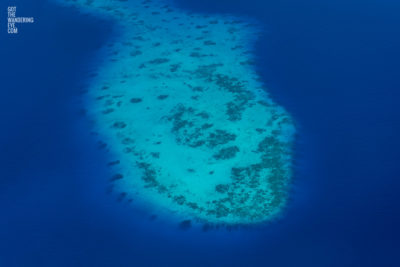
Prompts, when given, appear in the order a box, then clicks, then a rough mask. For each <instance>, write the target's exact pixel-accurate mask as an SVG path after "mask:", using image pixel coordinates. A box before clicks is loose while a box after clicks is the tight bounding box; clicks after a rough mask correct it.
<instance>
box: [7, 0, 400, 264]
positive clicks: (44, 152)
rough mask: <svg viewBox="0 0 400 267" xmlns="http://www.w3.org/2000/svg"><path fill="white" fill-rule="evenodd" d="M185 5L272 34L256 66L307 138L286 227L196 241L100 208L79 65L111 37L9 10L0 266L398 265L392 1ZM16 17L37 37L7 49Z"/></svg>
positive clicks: (205, 1)
mask: <svg viewBox="0 0 400 267" xmlns="http://www.w3.org/2000/svg"><path fill="white" fill-rule="evenodd" d="M178 2H179V4H180V5H182V6H183V7H185V8H188V9H192V10H194V11H202V12H211V13H215V12H218V13H220V12H225V13H226V12H228V13H235V14H245V15H250V16H251V17H255V18H257V19H259V20H260V21H261V22H262V23H263V24H264V26H265V29H266V33H265V34H264V36H263V37H262V39H261V40H260V42H258V44H257V51H256V52H257V58H258V62H257V67H258V70H259V72H260V74H262V76H263V79H264V81H266V84H267V86H268V87H269V92H271V94H272V96H273V97H274V99H276V101H278V102H279V103H280V104H281V105H283V106H285V107H286V108H287V109H288V110H289V111H290V112H291V113H292V115H293V116H294V118H295V119H296V121H297V123H298V129H299V138H298V144H297V145H296V177H295V182H294V189H293V192H292V199H291V203H290V206H289V207H288V209H287V212H286V215H285V216H284V218H282V220H281V221H279V222H277V223H274V224H271V225H268V226H266V227H264V228H262V229H259V230H250V231H249V230H239V231H234V232H226V231H222V230H221V231H211V232H207V233H202V232H201V231H197V230H196V229H194V230H193V229H192V230H189V231H181V230H179V229H178V228H177V227H175V226H171V225H168V224H165V223H162V222H159V221H158V220H156V221H149V220H148V219H147V217H146V216H145V215H142V214H139V213H137V212H134V211H133V210H132V209H131V208H130V207H127V206H126V205H124V204H121V203H117V202H116V201H115V196H113V195H107V194H106V193H105V184H104V180H106V179H107V178H108V175H109V173H108V171H107V169H106V167H105V165H106V162H107V155H106V154H104V153H99V150H98V149H97V147H96V141H95V140H94V139H93V138H92V137H91V136H90V134H89V131H90V128H89V127H88V124H87V122H86V121H85V120H84V119H82V118H80V117H79V115H78V112H77V110H78V109H79V104H78V99H79V92H80V86H81V85H82V79H83V78H82V77H84V72H85V69H86V66H87V64H88V62H94V61H93V59H94V58H93V56H94V53H93V52H95V50H96V48H98V47H99V46H101V45H102V44H103V43H104V42H105V40H106V39H107V38H109V37H110V36H111V24H110V23H108V22H104V21H101V20H99V19H96V18H93V17H88V16H83V15H79V13H78V12H76V10H74V9H66V8H61V7H58V6H56V5H51V4H49V3H47V2H45V1H42V0H37V1H29V0H19V1H10V0H7V1H2V2H1V6H0V8H1V12H0V19H1V25H0V26H1V35H0V38H1V39H0V103H1V105H0V119H1V120H0V122H1V131H0V170H1V172H0V266H5V267H8V266H307V267H311V266H318V267H321V266H400V260H399V251H400V244H399V241H400V230H399V225H400V209H399V204H400V194H399V192H400V191H399V190H400V181H399V178H400V162H399V159H400V138H399V136H400V116H399V115H400V105H398V102H399V99H400V90H399V89H400V79H399V71H400V66H399V64H400V49H399V48H400V16H398V14H399V13H400V4H399V3H398V1H394V0H365V1H358V0H357V1H355V0H354V1H348V0H347V1H345V0H336V1H317V0H305V1H296V0H280V1H269V0H265V1H260V0H258V1H256V0H246V1H245V0H241V1H238V0H236V1H234V0H229V1H228V0H219V1H215V0H202V1H191V2H190V1H183V0H180V1H178ZM215 2H218V3H215ZM15 3H16V5H17V15H18V16H34V17H35V19H36V22H35V23H34V24H32V25H29V24H26V25H20V27H19V31H20V33H19V34H18V35H16V36H10V35H7V34H6V24H5V16H6V7H7V6H8V5H15ZM396 254H397V255H396Z"/></svg>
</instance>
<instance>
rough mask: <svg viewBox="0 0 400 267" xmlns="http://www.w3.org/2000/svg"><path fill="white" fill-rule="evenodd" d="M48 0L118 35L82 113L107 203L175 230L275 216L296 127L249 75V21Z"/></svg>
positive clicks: (121, 2) (104, 2) (132, 0)
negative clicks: (102, 159) (107, 173)
mask: <svg viewBox="0 0 400 267" xmlns="http://www.w3.org/2000/svg"><path fill="white" fill-rule="evenodd" d="M54 1H58V2H61V3H64V4H67V5H73V6H75V7H78V8H79V9H81V10H83V11H84V12H89V13H91V14H94V15H99V16H105V17H108V18H109V19H111V20H113V21H114V23H115V25H116V27H117V28H118V29H119V31H118V32H119V33H118V35H117V37H116V38H115V39H113V40H112V41H110V42H109V43H108V44H107V45H106V46H105V47H104V48H102V49H101V51H100V52H99V54H100V55H101V64H99V67H97V68H96V69H95V72H96V73H97V75H96V76H93V77H91V78H90V80H91V83H90V86H89V90H88V92H87V96H88V101H87V107H86V109H87V114H88V115H89V116H90V117H91V118H92V119H93V120H95V122H96V126H95V127H96V128H97V129H96V132H98V133H99V135H100V136H101V137H102V138H103V139H104V140H105V143H104V144H107V149H109V150H110V151H111V152H112V155H113V156H112V157H113V158H112V159H111V160H110V162H109V163H108V165H109V166H110V168H112V170H113V172H114V175H113V176H112V177H111V178H110V183H111V184H112V188H113V190H115V191H117V192H118V201H127V200H128V199H129V201H132V199H133V203H135V202H136V203H138V202H142V203H147V204H148V205H149V206H151V207H152V208H153V209H155V210H158V211H159V213H162V212H163V211H168V212H169V214H175V215H176V216H178V218H180V220H181V221H182V223H181V224H180V227H181V228H182V229H187V228H189V227H190V226H191V221H192V220H197V221H201V222H204V223H206V225H210V224H224V225H238V224H253V223H260V222H265V221H268V220H271V219H273V218H274V217H276V216H277V215H279V213H280V212H281V210H282V209H283V208H284V206H285V203H286V202H287V198H288V191H289V185H290V180H291V176H292V172H291V167H292V166H291V161H292V143H293V136H294V132H295V129H294V126H293V122H292V119H291V117H290V116H289V114H288V113H287V112H286V111H285V110H284V109H283V108H282V107H280V106H278V105H276V104H274V103H273V101H272V100H271V99H270V98H269V97H268V95H267V93H266V91H265V89H264V87H263V84H262V83H261V82H260V78H259V77H258V76H257V74H256V72H255V70H254V69H253V66H252V65H253V62H254V59H253V54H252V45H253V43H254V40H255V39H256V36H257V35H258V34H259V30H258V28H257V27H256V26H255V25H253V24H252V23H249V22H248V21H246V20H238V18H236V17H232V16H227V15H223V16H222V15H212V16H209V15H201V14H191V13H188V12H186V11H184V10H180V9H177V8H175V7H173V6H169V5H167V4H166V3H165V2H163V1H162V0H159V1H150V0H145V1H137V0H96V1H89V0H54ZM153 212H154V210H153ZM167 214H168V213H167Z"/></svg>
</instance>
